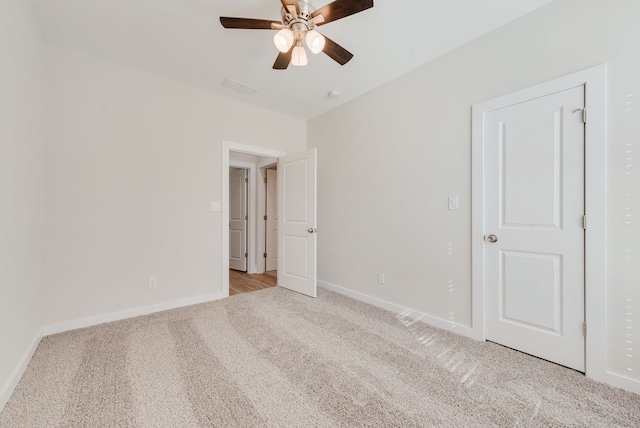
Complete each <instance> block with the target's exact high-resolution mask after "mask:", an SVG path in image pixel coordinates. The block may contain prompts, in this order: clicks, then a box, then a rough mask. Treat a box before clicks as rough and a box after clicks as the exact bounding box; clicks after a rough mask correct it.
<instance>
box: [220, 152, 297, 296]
mask: <svg viewBox="0 0 640 428" xmlns="http://www.w3.org/2000/svg"><path fill="white" fill-rule="evenodd" d="M229 152H238V153H245V154H248V155H254V156H264V157H269V158H276V159H277V158H280V157H282V156H285V155H286V153H285V152H281V151H279V150H273V149H268V148H264V147H256V146H249V145H246V144H239V143H233V142H230V141H223V142H222V216H221V227H222V294H223V296H224V297H228V296H229ZM254 173H255V169H254ZM254 181H255V180H254ZM252 187H254V188H255V185H254V186H252ZM253 195H254V199H255V193H254V194H253ZM254 223H255V222H254ZM254 263H255V262H254ZM251 266H254V264H251Z"/></svg>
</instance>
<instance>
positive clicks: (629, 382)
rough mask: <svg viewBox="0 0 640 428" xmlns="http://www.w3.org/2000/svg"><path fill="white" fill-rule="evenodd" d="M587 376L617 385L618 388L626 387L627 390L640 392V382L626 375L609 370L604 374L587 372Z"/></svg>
mask: <svg viewBox="0 0 640 428" xmlns="http://www.w3.org/2000/svg"><path fill="white" fill-rule="evenodd" d="M587 377H588V378H591V379H593V380H595V381H598V382H602V383H606V384H609V385H611V386H615V387H616V388H620V389H624V390H625V391H629V392H633V393H636V394H640V382H638V381H637V380H635V379H631V378H630V377H627V376H625V375H621V374H618V373H614V372H610V371H608V370H607V371H606V372H605V373H604V374H599V373H598V374H593V373H589V372H587Z"/></svg>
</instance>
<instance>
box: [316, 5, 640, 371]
mask: <svg viewBox="0 0 640 428" xmlns="http://www.w3.org/2000/svg"><path fill="white" fill-rule="evenodd" d="M639 45H640V2H638V1H637V0H615V1H606V2H605V1H602V0H556V1H554V2H553V3H551V4H550V5H548V6H545V7H543V8H541V9H539V10H537V11H535V12H533V13H532V14H530V15H527V16H525V17H523V18H521V19H519V20H517V21H515V22H513V23H511V24H508V25H507V26H505V27H503V28H500V29H498V30H497V31H494V32H492V33H490V34H488V35H486V36H483V37H481V38H479V39H477V40H476V41H474V42H472V43H469V44H467V45H465V46H463V47H461V48H459V49H457V50H455V51H453V52H451V53H449V54H447V55H445V56H443V57H441V58H439V59H437V60H435V61H433V62H431V63H428V64H426V65H424V66H422V67H421V68H419V69H417V70H415V71H413V72H411V73H409V74H407V75H405V76H403V77H402V78H399V79H397V80H395V81H393V82H391V83H389V84H387V85H385V86H383V87H380V88H378V89H376V90H374V91H372V92H370V93H368V94H366V95H364V96H362V97H360V98H358V99H356V100H354V101H352V102H350V103H348V104H346V105H344V106H343V107H340V108H338V109H336V110H333V111H331V112H329V113H327V114H324V115H322V116H320V117H318V118H316V119H314V120H311V121H310V123H309V126H308V145H309V147H318V148H319V159H320V160H319V205H318V206H319V229H320V230H321V231H322V233H321V234H319V235H318V245H319V260H318V266H319V270H318V276H319V279H321V280H324V281H327V282H329V283H332V284H335V285H338V286H341V287H346V288H349V289H352V290H354V291H357V292H360V293H365V294H368V295H370V296H374V297H377V298H380V299H384V300H388V301H390V302H393V303H396V304H399V305H403V306H406V307H410V308H413V309H416V310H419V311H422V312H426V313H428V314H431V315H433V316H436V317H438V318H441V319H444V320H452V321H454V322H456V323H459V324H461V325H464V326H469V325H470V323H471V285H470V283H471V245H470V244H471V235H470V233H471V230H470V224H471V207H470V203H471V200H470V198H471V174H470V173H471V168H470V165H471V151H470V149H471V135H470V130H471V106H472V105H473V104H475V103H478V102H481V101H485V100H488V99H491V98H494V97H497V96H500V95H503V94H506V93H509V92H512V91H515V90H518V89H521V88H525V87H528V86H531V85H533V84H537V83H541V82H544V81H547V80H551V79H553V78H556V77H559V76H562V75H565V74H568V73H572V72H574V71H579V70H582V69H585V68H588V67H591V66H594V65H597V64H601V63H607V64H608V65H609V82H608V83H609V95H608V96H609V99H608V103H609V105H608V108H607V112H608V116H609V123H608V159H607V179H608V184H607V198H608V202H607V216H608V220H607V224H606V232H607V238H608V244H607V253H608V257H607V262H608V319H609V323H608V326H607V335H608V344H607V345H608V369H609V370H610V371H611V372H613V373H616V374H619V375H622V376H627V377H630V378H632V379H635V380H637V381H640V350H638V345H639V344H638V343H637V342H639V341H640V336H638V334H639V333H638V331H640V316H639V315H640V312H639V311H640V286H639V285H640V284H639V282H638V278H640V264H639V263H638V257H639V256H640V254H639V253H640V227H639V226H638V224H637V222H638V219H637V217H638V208H639V202H640V199H639V198H640V195H639V190H640V187H639V186H640V177H639V176H638V172H637V171H636V169H637V166H636V163H637V160H636V158H637V151H638V149H639V147H638V146H639V139H638V138H639V137H638V136H640V108H638V106H637V104H634V102H635V103H637V101H636V100H635V97H637V96H638V95H639V94H640V78H639V76H640V55H638V54H637V52H638V46H639ZM450 195H456V196H459V197H460V210H459V211H448V210H447V196H450ZM377 272H384V273H385V274H386V280H387V284H386V285H385V286H379V285H378V284H377V283H376V280H377V277H376V275H377ZM587 297H588V296H587ZM634 348H635V349H634Z"/></svg>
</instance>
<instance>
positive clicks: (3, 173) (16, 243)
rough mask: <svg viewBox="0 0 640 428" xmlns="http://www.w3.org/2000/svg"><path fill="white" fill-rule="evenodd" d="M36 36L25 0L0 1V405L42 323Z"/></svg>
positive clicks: (39, 91)
mask: <svg viewBox="0 0 640 428" xmlns="http://www.w3.org/2000/svg"><path fill="white" fill-rule="evenodd" d="M43 111H44V98H43V83H42V41H41V37H40V32H39V30H38V26H37V23H36V19H35V16H34V14H33V11H32V10H31V6H30V4H29V2H27V1H22V0H7V1H2V2H0V409H2V407H3V405H4V401H5V399H7V398H8V397H7V394H8V393H9V392H10V391H11V387H12V384H11V383H12V381H17V379H16V377H15V374H17V373H18V371H17V370H19V367H20V365H21V363H22V362H23V358H24V357H26V356H27V355H28V351H29V349H30V346H31V345H32V343H33V341H34V340H35V339H36V338H37V334H38V330H39V328H40V326H41V324H42V318H41V310H42V305H41V303H42V290H43V278H42V264H43V257H42V245H43V238H42V236H43V233H42V232H43V229H42V218H43V188H44V185H43V181H42V171H43V142H44V138H43Z"/></svg>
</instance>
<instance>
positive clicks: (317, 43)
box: [305, 30, 325, 54]
mask: <svg viewBox="0 0 640 428" xmlns="http://www.w3.org/2000/svg"><path fill="white" fill-rule="evenodd" d="M305 42H307V46H308V47H309V50H310V51H311V52H312V53H314V54H319V53H320V52H322V49H324V43H325V39H324V36H323V35H322V34H320V33H318V32H317V31H316V30H311V31H309V32H308V33H307V35H306V36H305Z"/></svg>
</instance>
